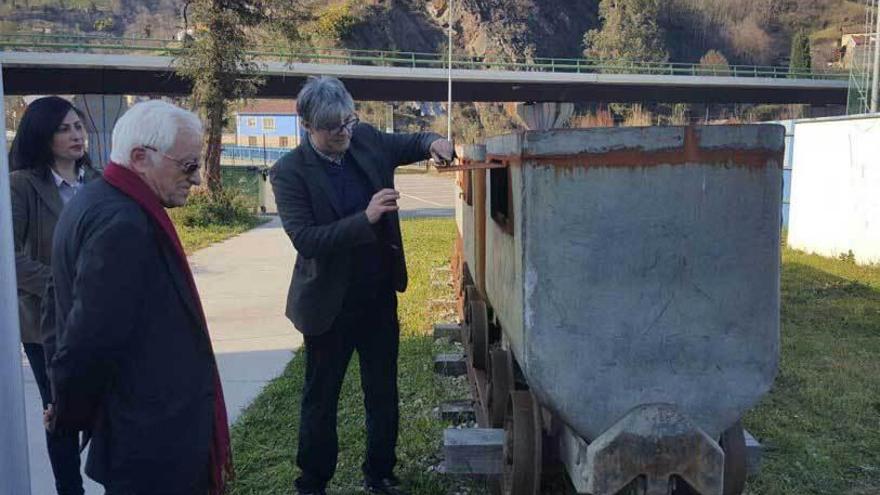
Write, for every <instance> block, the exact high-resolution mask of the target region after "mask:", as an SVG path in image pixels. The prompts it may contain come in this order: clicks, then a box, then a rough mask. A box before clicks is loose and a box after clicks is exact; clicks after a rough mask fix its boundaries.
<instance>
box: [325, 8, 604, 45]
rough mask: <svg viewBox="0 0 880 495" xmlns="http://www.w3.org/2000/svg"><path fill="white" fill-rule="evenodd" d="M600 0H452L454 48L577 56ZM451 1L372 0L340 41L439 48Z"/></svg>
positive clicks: (594, 17) (594, 21)
mask: <svg viewBox="0 0 880 495" xmlns="http://www.w3.org/2000/svg"><path fill="white" fill-rule="evenodd" d="M597 4H598V2H597V1H592V0H590V1H575V2H572V1H566V0H452V8H453V26H454V29H455V35H454V41H453V43H454V44H455V50H456V52H458V53H463V54H467V55H474V56H482V55H487V56H491V57H496V58H499V59H515V58H522V57H528V58H534V57H576V56H579V55H580V53H581V52H582V50H583V46H582V39H583V35H584V32H586V31H587V30H588V29H591V28H593V27H595V26H596V25H597V23H598V21H597V17H596V16H597ZM448 8H449V0H385V1H382V0H373V1H370V2H367V5H366V6H365V9H364V10H365V12H366V15H364V16H363V17H362V18H361V19H360V21H359V22H358V23H357V25H356V26H355V27H354V28H353V29H352V31H351V33H350V35H349V36H347V37H345V38H344V39H343V40H342V42H343V43H344V44H345V45H347V46H351V47H356V48H380V47H381V48H387V49H398V50H407V51H424V52H431V53H435V52H440V51H443V50H444V49H445V46H446V36H447V35H446V25H447V22H448Z"/></svg>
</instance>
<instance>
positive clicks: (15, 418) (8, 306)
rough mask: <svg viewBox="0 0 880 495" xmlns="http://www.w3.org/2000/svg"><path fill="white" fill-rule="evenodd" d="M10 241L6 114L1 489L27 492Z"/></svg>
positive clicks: (0, 239)
mask: <svg viewBox="0 0 880 495" xmlns="http://www.w3.org/2000/svg"><path fill="white" fill-rule="evenodd" d="M2 75H3V67H2V66H0V115H6V111H5V109H4V106H3V77H2ZM14 260H15V246H14V245H13V244H12V205H11V203H10V197H9V163H7V159H6V118H5V117H4V118H3V120H0V404H3V420H2V421H0V445H2V446H3V447H2V448H0V493H16V494H19V493H20V494H22V495H30V493H31V480H30V478H31V476H30V467H29V464H28V443H27V423H26V421H25V412H24V411H25V409H24V384H23V383H22V376H21V334H20V333H19V328H18V293H17V292H18V291H17V290H16V281H15V261H14Z"/></svg>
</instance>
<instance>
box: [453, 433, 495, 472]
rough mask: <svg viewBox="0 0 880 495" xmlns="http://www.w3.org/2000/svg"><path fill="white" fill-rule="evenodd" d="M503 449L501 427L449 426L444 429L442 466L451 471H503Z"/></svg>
mask: <svg viewBox="0 0 880 495" xmlns="http://www.w3.org/2000/svg"><path fill="white" fill-rule="evenodd" d="M503 450H504V430H503V429H501V428H447V429H446V430H445V431H444V432H443V454H444V456H445V458H446V459H445V460H444V462H443V467H444V471H445V472H446V473H449V474H483V475H487V474H488V475H491V474H500V473H501V468H502V462H503Z"/></svg>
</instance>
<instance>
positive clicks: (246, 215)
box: [172, 189, 254, 227]
mask: <svg viewBox="0 0 880 495" xmlns="http://www.w3.org/2000/svg"><path fill="white" fill-rule="evenodd" d="M172 217H173V218H174V220H175V221H176V222H180V223H182V224H183V225H185V226H187V227H207V226H210V225H241V224H247V223H251V222H252V221H253V219H254V214H253V213H252V209H251V208H250V207H248V205H247V203H246V201H245V200H244V199H243V198H242V197H241V196H239V195H238V194H236V193H235V192H232V191H226V190H222V191H218V192H213V193H212V192H209V191H208V190H206V189H205V190H202V189H200V190H197V191H195V192H193V193H192V194H191V195H190V197H189V200H188V201H187V203H186V206H184V207H183V208H179V209H176V210H172Z"/></svg>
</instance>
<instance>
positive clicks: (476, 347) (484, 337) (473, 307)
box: [469, 301, 489, 371]
mask: <svg viewBox="0 0 880 495" xmlns="http://www.w3.org/2000/svg"><path fill="white" fill-rule="evenodd" d="M469 308H470V313H471V320H470V334H471V335H470V337H471V338H470V341H471V360H472V362H473V364H474V368H477V369H481V370H483V371H486V370H487V369H488V367H489V314H488V311H487V310H486V303H484V302H483V301H471V303H470V306H469Z"/></svg>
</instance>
